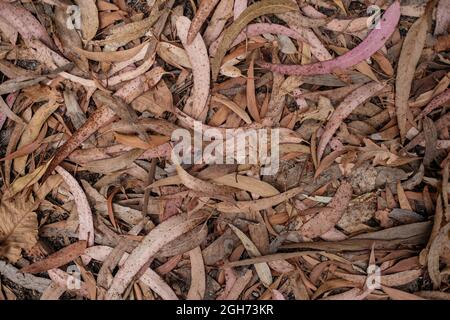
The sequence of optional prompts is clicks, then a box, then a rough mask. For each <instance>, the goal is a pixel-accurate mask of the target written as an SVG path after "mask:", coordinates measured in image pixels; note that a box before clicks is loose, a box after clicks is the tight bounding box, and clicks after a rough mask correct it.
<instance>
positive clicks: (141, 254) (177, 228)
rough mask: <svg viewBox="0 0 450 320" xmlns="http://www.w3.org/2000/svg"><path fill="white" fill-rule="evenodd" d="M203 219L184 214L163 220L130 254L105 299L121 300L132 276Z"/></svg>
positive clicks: (202, 217) (202, 216)
mask: <svg viewBox="0 0 450 320" xmlns="http://www.w3.org/2000/svg"><path fill="white" fill-rule="evenodd" d="M204 218H205V216H204V215H201V216H195V217H194V216H192V217H190V218H188V217H187V215H186V214H180V215H177V216H174V217H171V218H169V219H167V220H165V221H164V222H162V223H160V224H159V225H158V226H156V227H155V228H154V229H152V230H151V231H150V232H149V233H148V234H147V235H146V236H145V237H144V239H142V241H141V243H140V244H139V245H138V246H137V247H136V248H135V249H134V250H133V251H132V252H131V254H130V256H129V257H128V259H127V260H126V261H125V263H124V265H123V266H122V267H121V268H120V269H119V271H118V272H117V274H116V275H115V277H114V279H113V281H112V284H111V287H110V288H109V290H108V292H107V293H106V297H105V298H106V299H114V300H119V299H121V297H122V293H123V292H124V291H125V289H126V288H127V287H128V285H129V284H130V283H131V281H132V280H133V278H134V276H135V275H136V274H137V273H138V272H139V271H140V270H141V269H142V267H144V266H145V264H146V263H147V262H148V261H149V260H150V258H151V257H153V256H154V255H155V254H156V253H157V252H158V251H159V250H160V249H161V248H162V247H163V246H165V245H166V244H168V243H169V242H170V241H172V240H175V239H176V238H178V237H179V236H181V235H182V234H184V233H186V232H188V231H190V230H191V229H193V228H195V227H196V226H197V225H198V224H200V223H201V222H202V221H203V220H204Z"/></svg>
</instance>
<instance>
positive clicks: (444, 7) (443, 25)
mask: <svg viewBox="0 0 450 320" xmlns="http://www.w3.org/2000/svg"><path fill="white" fill-rule="evenodd" d="M449 28H450V0H439V4H438V6H437V9H436V27H435V28H434V35H435V36H438V35H441V34H445V33H447V32H448V31H449Z"/></svg>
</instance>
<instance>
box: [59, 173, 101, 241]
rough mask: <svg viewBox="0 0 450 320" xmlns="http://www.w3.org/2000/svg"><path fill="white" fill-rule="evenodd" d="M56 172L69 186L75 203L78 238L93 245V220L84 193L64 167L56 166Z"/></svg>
mask: <svg viewBox="0 0 450 320" xmlns="http://www.w3.org/2000/svg"><path fill="white" fill-rule="evenodd" d="M55 170H56V172H58V174H59V175H60V176H61V177H62V178H63V180H64V182H65V183H66V184H67V185H68V186H69V189H70V192H71V193H72V195H73V198H74V201H75V205H76V207H77V212H78V219H79V227H78V239H79V240H86V241H87V245H88V246H93V245H94V222H93V220H92V211H91V207H90V206H89V202H88V200H87V197H86V194H85V193H84V191H83V189H82V188H81V187H80V185H79V184H78V182H77V180H75V178H74V177H72V175H71V174H70V173H69V172H67V171H66V170H65V169H64V168H62V167H60V166H58V167H56V169H55Z"/></svg>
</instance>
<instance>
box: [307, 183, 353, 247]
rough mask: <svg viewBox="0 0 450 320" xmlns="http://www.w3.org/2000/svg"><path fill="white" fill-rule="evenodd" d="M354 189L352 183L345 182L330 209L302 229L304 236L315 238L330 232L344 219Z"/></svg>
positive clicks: (321, 212)
mask: <svg viewBox="0 0 450 320" xmlns="http://www.w3.org/2000/svg"><path fill="white" fill-rule="evenodd" d="M352 193H353V188H352V186H351V184H350V183H348V182H343V183H342V184H341V185H340V186H339V188H338V189H337V191H336V194H335V195H334V197H333V200H331V202H330V204H329V205H328V207H326V208H323V210H321V211H320V212H319V213H318V214H316V215H315V216H314V217H312V218H311V219H310V220H308V221H307V222H306V223H305V224H304V225H303V226H302V227H301V229H300V233H301V235H302V236H304V237H306V238H310V239H311V238H315V237H318V236H321V235H323V234H325V233H327V232H328V231H330V230H331V229H332V228H333V227H334V226H335V225H336V223H338V222H339V220H340V219H341V218H342V215H343V214H344V212H345V209H346V208H347V206H348V203H349V202H350V200H351V199H352Z"/></svg>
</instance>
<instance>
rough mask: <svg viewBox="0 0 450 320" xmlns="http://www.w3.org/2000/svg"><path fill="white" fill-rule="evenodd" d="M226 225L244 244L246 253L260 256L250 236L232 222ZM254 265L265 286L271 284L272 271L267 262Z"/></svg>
mask: <svg viewBox="0 0 450 320" xmlns="http://www.w3.org/2000/svg"><path fill="white" fill-rule="evenodd" d="M228 225H229V227H230V228H231V229H232V230H233V231H234V233H235V234H236V235H237V236H238V238H239V239H240V240H241V242H242V244H243V245H244V247H245V249H246V250H247V252H248V254H249V255H250V256H251V257H259V256H261V253H260V252H259V250H258V248H257V247H256V246H255V245H254V243H253V242H252V241H251V240H250V238H249V237H247V236H246V235H245V233H243V232H242V231H241V230H239V229H238V228H236V227H235V226H233V225H232V224H228ZM254 266H255V269H256V273H257V274H258V277H259V279H260V280H261V282H262V283H263V284H264V285H265V286H266V287H268V286H270V285H271V284H272V273H271V272H270V268H269V266H268V264H267V263H265V262H261V263H255V264H254Z"/></svg>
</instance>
